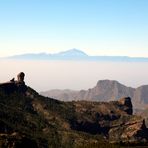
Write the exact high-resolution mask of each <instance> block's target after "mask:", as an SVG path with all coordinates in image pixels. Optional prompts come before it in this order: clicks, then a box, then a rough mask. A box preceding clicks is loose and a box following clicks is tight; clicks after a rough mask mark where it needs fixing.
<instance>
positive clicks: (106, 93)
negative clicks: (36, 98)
mask: <svg viewBox="0 0 148 148" xmlns="http://www.w3.org/2000/svg"><path fill="white" fill-rule="evenodd" d="M147 92H148V85H141V86H139V87H137V88H133V87H127V86H125V85H123V84H121V83H119V82H118V81H116V80H108V79H105V80H99V81H98V82H97V84H96V86H94V87H93V88H90V89H88V90H79V91H72V90H68V91H66V90H64V91H62V90H56V91H55V92H54V93H53V90H49V91H44V92H41V94H42V95H44V96H50V97H54V98H56V99H59V100H63V101H72V100H90V101H111V100H117V99H118V98H122V97H128V96H129V97H131V98H132V100H133V105H134V108H139V109H142V108H143V107H144V108H145V107H147V106H148V95H147Z"/></svg>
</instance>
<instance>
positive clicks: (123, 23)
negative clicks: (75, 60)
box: [0, 0, 148, 57]
mask: <svg viewBox="0 0 148 148" xmlns="http://www.w3.org/2000/svg"><path fill="white" fill-rule="evenodd" d="M147 6H148V1H147V0H122V1H119V0H91V1H90V0H81V1H80V0H70V1H69V0H55V1H53V0H49V1H44V0H43V1H41V0H31V1H30V0H21V1H20V0H13V1H12V0H5V1H0V19H1V23H0V32H1V33H0V56H1V57H3V56H9V55H16V54H22V53H30V52H31V53H39V52H47V53H55V52H59V51H64V50H68V49H71V48H77V49H80V50H83V51H84V52H86V53H87V54H89V55H121V56H131V57H134V56H136V57H137V56H138V57H139V56H140V57H148V42H147V38H148V29H147V26H148V17H147V16H148V9H147Z"/></svg>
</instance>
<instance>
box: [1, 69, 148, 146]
mask: <svg viewBox="0 0 148 148" xmlns="http://www.w3.org/2000/svg"><path fill="white" fill-rule="evenodd" d="M24 76H25V74H24V73H23V72H21V73H19V74H18V77H17V80H14V79H12V80H10V81H8V82H7V83H1V84H0V147H2V148H5V147H6V148H7V147H8V148H20V147H21V148H23V147H25V148H26V147H28V148H51V147H54V148H56V147H60V148H65V147H71V148H77V147H85V148H90V147H93V148H109V147H114V148H119V144H124V145H128V146H129V144H130V145H135V144H136V145H140V144H142V145H146V144H147V142H148V132H147V131H148V128H147V127H146V125H145V120H144V119H143V117H141V116H137V115H133V105H132V102H131V98H130V97H124V98H120V99H118V100H117V101H110V102H94V101H85V100H83V101H72V102H63V101H59V100H56V99H53V98H49V97H43V96H41V95H39V94H38V93H37V92H36V91H35V90H33V89H32V88H31V87H29V86H27V85H26V84H25V81H24ZM24 88H25V89H24ZM8 92H9V93H8ZM113 143H114V144H113ZM117 144H118V145H117ZM125 147H126V146H125Z"/></svg>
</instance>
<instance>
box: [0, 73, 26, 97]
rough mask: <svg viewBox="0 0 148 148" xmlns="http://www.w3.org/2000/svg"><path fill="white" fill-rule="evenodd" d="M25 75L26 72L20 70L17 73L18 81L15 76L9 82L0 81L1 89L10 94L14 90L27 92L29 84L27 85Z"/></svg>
mask: <svg viewBox="0 0 148 148" xmlns="http://www.w3.org/2000/svg"><path fill="white" fill-rule="evenodd" d="M24 77H25V74H24V73H23V72H20V73H19V74H18V75H17V80H16V81H15V79H14V78H12V79H11V80H10V81H8V82H5V83H0V90H3V91H4V92H5V93H6V94H10V93H13V92H21V93H25V92H26V90H27V86H26V85H25V82H24Z"/></svg>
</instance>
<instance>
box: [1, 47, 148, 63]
mask: <svg viewBox="0 0 148 148" xmlns="http://www.w3.org/2000/svg"><path fill="white" fill-rule="evenodd" d="M3 59H17V60H80V61H81V60H84V61H114V62H148V58H146V57H128V56H90V55H87V54H86V53H85V52H83V51H81V50H79V49H75V48H74V49H70V50H66V51H62V52H59V53H54V54H50V53H49V54H47V53H26V54H20V55H14V56H9V57H5V58H3Z"/></svg>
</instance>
